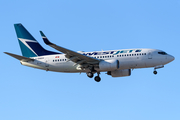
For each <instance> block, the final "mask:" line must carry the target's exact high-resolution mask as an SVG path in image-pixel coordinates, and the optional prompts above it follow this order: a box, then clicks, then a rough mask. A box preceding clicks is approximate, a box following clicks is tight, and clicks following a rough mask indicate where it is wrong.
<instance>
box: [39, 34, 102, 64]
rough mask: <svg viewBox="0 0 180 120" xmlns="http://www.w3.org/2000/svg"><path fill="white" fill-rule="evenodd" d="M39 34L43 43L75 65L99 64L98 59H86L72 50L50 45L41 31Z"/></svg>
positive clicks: (86, 57)
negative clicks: (62, 54)
mask: <svg viewBox="0 0 180 120" xmlns="http://www.w3.org/2000/svg"><path fill="white" fill-rule="evenodd" d="M40 33H41V36H42V38H43V41H44V42H45V44H46V45H49V46H51V47H53V48H54V49H56V50H58V51H60V52H62V53H64V54H66V55H65V56H66V57H67V58H68V59H69V60H71V61H73V62H75V63H76V64H80V65H84V66H85V65H91V64H92V65H93V64H97V63H99V62H100V60H99V59H95V58H92V57H88V56H85V55H82V54H80V53H77V52H74V51H72V50H69V49H66V48H63V47H61V46H58V45H56V44H54V43H51V42H50V41H49V40H48V39H47V37H46V36H45V35H44V33H43V32H42V31H40Z"/></svg>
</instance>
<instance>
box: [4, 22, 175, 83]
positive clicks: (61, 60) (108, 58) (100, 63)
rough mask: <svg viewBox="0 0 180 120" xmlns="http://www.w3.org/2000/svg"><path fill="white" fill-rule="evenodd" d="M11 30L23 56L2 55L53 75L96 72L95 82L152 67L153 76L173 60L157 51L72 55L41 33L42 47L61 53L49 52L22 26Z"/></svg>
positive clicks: (98, 52) (136, 50)
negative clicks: (15, 35)
mask: <svg viewBox="0 0 180 120" xmlns="http://www.w3.org/2000/svg"><path fill="white" fill-rule="evenodd" d="M14 27H15V30H16V34H17V38H18V41H19V45H20V48H21V52H22V55H23V56H20V55H16V54H12V53H8V52H5V53H6V54H8V55H10V56H12V57H14V58H16V59H18V60H20V63H21V64H22V65H25V66H29V67H33V68H38V69H42V70H46V71H54V72H65V73H81V72H83V73H86V74H87V76H88V77H89V78H93V76H94V74H95V73H97V76H96V77H95V78H94V79H95V81H96V82H99V81H100V80H101V78H100V77H99V74H100V72H107V75H111V76H112V77H124V76H130V75H131V69H137V68H149V67H153V68H154V72H153V73H154V74H157V71H156V69H158V68H163V67H164V65H165V64H167V63H169V62H171V61H173V60H174V57H173V56H172V55H169V54H167V53H166V52H164V51H161V50H157V49H142V48H140V49H139V48H137V49H123V50H109V51H94V52H83V51H79V52H75V51H72V50H69V49H66V48H63V47H61V46H58V45H56V44H54V43H51V42H50V41H49V40H48V39H47V37H46V36H45V35H44V33H43V32H42V31H40V34H41V36H42V39H43V40H44V42H45V44H46V45H49V46H51V47H53V48H54V49H56V50H58V51H60V52H61V53H58V52H52V51H48V50H45V49H44V48H43V47H42V46H41V45H40V44H39V43H38V42H37V40H36V39H35V38H34V37H33V36H32V35H31V34H30V33H29V32H28V31H27V30H26V28H24V26H23V25H22V24H14Z"/></svg>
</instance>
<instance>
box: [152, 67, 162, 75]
mask: <svg viewBox="0 0 180 120" xmlns="http://www.w3.org/2000/svg"><path fill="white" fill-rule="evenodd" d="M163 67H164V65H159V66H156V67H155V68H154V71H153V73H154V74H155V75H156V74H157V71H156V69H159V68H163Z"/></svg>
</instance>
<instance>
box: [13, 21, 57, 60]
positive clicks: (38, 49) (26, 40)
mask: <svg viewBox="0 0 180 120" xmlns="http://www.w3.org/2000/svg"><path fill="white" fill-rule="evenodd" d="M14 27H15V30H16V34H17V38H18V41H19V45H20V48H21V52H22V55H23V56H24V57H37V56H43V55H52V54H59V53H56V52H51V51H48V50H45V49H44V48H43V47H42V46H41V45H40V44H39V43H38V42H37V41H36V39H35V38H34V37H33V36H32V35H31V34H30V33H29V32H28V31H27V30H26V28H25V27H24V26H23V25H22V24H14Z"/></svg>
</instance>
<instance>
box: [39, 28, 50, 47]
mask: <svg viewBox="0 0 180 120" xmlns="http://www.w3.org/2000/svg"><path fill="white" fill-rule="evenodd" d="M40 33H41V36H42V39H43V41H44V43H46V45H51V44H52V43H51V42H50V41H49V40H48V39H47V37H46V36H45V35H44V33H43V32H42V31H40Z"/></svg>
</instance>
